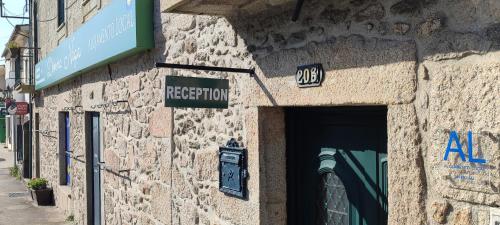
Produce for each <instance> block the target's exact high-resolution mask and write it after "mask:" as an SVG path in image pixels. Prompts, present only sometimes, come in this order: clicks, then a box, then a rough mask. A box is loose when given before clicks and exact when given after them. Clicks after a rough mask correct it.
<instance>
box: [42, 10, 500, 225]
mask: <svg viewBox="0 0 500 225" xmlns="http://www.w3.org/2000/svg"><path fill="white" fill-rule="evenodd" d="M42 2H43V1H42ZM75 2H77V3H74V2H73V1H71V0H69V1H68V2H67V7H68V9H67V23H66V25H65V26H64V27H62V28H60V29H59V31H58V30H57V26H56V25H55V22H54V21H49V22H44V23H41V25H40V29H41V30H40V44H41V52H42V54H41V56H42V58H43V57H46V56H47V55H48V54H49V53H50V51H51V50H52V49H53V48H55V47H56V46H57V44H58V42H59V40H63V39H64V38H65V37H67V36H68V35H70V34H71V33H72V32H74V31H75V30H77V29H78V27H79V26H81V25H82V24H83V22H84V21H86V20H88V19H89V18H91V17H92V16H93V15H95V14H96V13H98V10H99V9H100V8H101V7H105V6H106V4H108V3H109V2H110V1H99V0H91V1H90V2H89V3H87V4H88V5H84V6H82V5H81V4H80V3H79V2H78V1H76V0H75ZM162 2H163V1H159V0H157V1H155V12H154V21H155V26H154V27H155V28H154V32H155V43H156V47H155V49H153V50H150V51H147V52H144V53H141V54H138V55H135V56H132V57H129V58H126V59H124V60H120V61H118V62H115V63H111V64H109V65H107V66H104V67H102V68H98V69H95V70H93V71H90V72H88V73H85V74H83V75H80V76H78V77H76V78H74V79H71V80H68V81H66V82H64V83H61V84H58V85H55V86H52V87H50V88H47V89H44V90H42V91H40V92H38V93H37V96H36V102H35V104H36V108H35V111H36V113H39V115H40V118H41V119H40V129H41V130H46V131H50V132H48V133H46V134H44V135H41V136H40V146H41V160H40V161H41V174H42V177H46V178H48V179H49V180H50V183H51V185H52V186H53V187H54V191H55V196H56V203H57V205H58V206H60V207H62V208H64V209H65V210H66V214H67V215H74V216H75V220H76V221H77V223H78V224H86V213H87V212H86V193H87V190H86V171H85V162H86V160H87V159H86V158H85V151H88V148H87V147H86V143H85V139H86V138H87V136H88V135H87V134H85V129H84V128H85V112H91V111H97V112H100V113H101V120H102V125H101V130H102V152H103V160H104V161H105V162H106V168H105V169H104V170H103V171H102V174H103V197H102V198H103V212H104V213H103V215H104V219H105V221H106V224H188V225H192V224H221V225H229V224H273V225H274V224H286V180H285V179H284V178H285V177H286V167H285V164H286V159H285V152H286V144H285V143H286V141H285V140H286V137H285V132H284V130H285V124H284V121H285V120H284V116H285V113H284V111H283V107H297V106H300V107H302V106H318V107H319V106H321V107H325V106H329V107H334V106H346V105H354V106H356V105H386V106H388V118H387V122H388V140H387V141H388V145H387V146H388V158H389V187H390V194H389V224H393V225H396V224H398V225H399V224H412V225H413V224H450V225H451V224H454V225H455V224H488V223H489V211H490V207H496V208H498V207H499V206H500V198H499V196H500V194H499V190H500V175H499V167H500V154H499V152H500V147H499V145H500V142H499V139H500V137H499V134H500V115H499V112H498V109H499V108H500V107H499V103H500V102H499V99H500V98H499V97H498V96H500V89H499V83H500V52H499V51H498V50H499V48H500V2H498V1H495V0H487V1H468V0H455V1H448V0H432V1H430V0H419V1H408V0H402V1H400V0H380V1H372V0H338V1H326V0H314V1H306V3H305V4H304V8H303V9H302V13H301V16H300V18H299V20H298V21H297V22H292V21H291V14H292V12H291V10H292V8H293V7H288V8H289V10H287V7H284V8H281V7H280V10H276V9H273V8H269V9H266V10H263V11H262V12H261V13H260V14H253V15H251V16H246V17H245V16H240V17H237V16H236V17H217V16H206V15H205V16H202V15H196V16H195V15H187V14H174V13H162V12H161V11H162ZM73 3H74V4H73ZM50 4H52V3H50ZM54 4H55V3H54ZM39 6H40V10H39V11H40V12H41V13H42V15H41V16H40V17H41V19H44V18H49V19H50V18H51V17H53V16H54V15H55V10H54V8H55V7H54V6H51V5H49V4H48V3H47V4H46V5H45V4H39ZM56 37H57V38H56ZM155 62H169V63H182V64H195V65H210V66H226V67H237V68H255V70H256V72H257V74H256V76H254V77H250V76H248V75H246V74H228V73H215V72H199V71H185V70H171V69H159V68H155V67H154V63H155ZM309 63H322V64H323V66H324V68H325V71H326V76H325V80H324V82H323V84H322V86H321V87H317V88H308V89H299V88H297V87H296V84H295V77H294V73H295V72H296V67H297V66H298V65H304V64H309ZM167 75H176V76H195V77H209V78H225V79H228V80H229V82H230V94H229V96H230V101H229V108H228V109H186V108H175V109H172V108H166V107H164V106H163V105H164V102H163V101H164V86H165V84H164V77H165V76H167ZM116 101H124V102H122V103H117V104H112V103H113V102H116ZM110 103H111V104H110ZM106 104H107V105H106ZM61 111H69V112H70V120H71V135H70V136H71V148H72V149H73V151H74V155H75V157H76V159H74V160H73V162H72V167H71V175H72V179H73V182H72V183H71V185H70V186H60V185H59V182H58V181H59V178H58V176H59V171H58V168H59V167H58V155H57V154H58V151H59V149H58V146H59V144H58V141H59V139H58V135H59V134H58V132H57V131H58V112H61ZM452 131H457V132H458V133H459V136H460V139H461V140H462V141H464V140H467V132H468V131H472V132H473V133H474V138H473V142H474V143H476V145H474V149H480V150H478V151H474V154H475V155H474V157H476V158H478V157H479V158H481V157H483V158H485V159H486V160H487V163H486V164H485V168H484V169H483V170H481V171H485V172H484V173H480V174H476V175H474V177H475V178H476V180H480V181H478V182H465V181H462V180H460V179H456V178H455V175H456V174H455V173H457V171H455V170H452V169H450V168H449V167H446V165H449V163H450V162H451V163H454V164H457V165H462V164H463V165H470V166H471V167H473V168H482V167H480V166H481V165H479V164H477V163H476V164H468V163H467V164H464V163H462V162H461V160H460V157H459V156H458V154H455V153H452V155H451V157H450V160H449V161H446V162H444V161H443V155H444V152H445V150H446V147H447V144H448V139H449V135H450V133H451V132H452ZM230 138H235V139H236V140H237V141H238V142H239V143H240V144H241V145H242V146H244V147H247V148H248V163H249V174H250V177H249V179H248V191H249V196H248V199H246V200H240V199H236V198H231V197H228V196H226V195H224V194H222V193H221V192H219V190H218V168H217V166H218V147H219V146H221V145H224V144H225V143H226V142H227V141H228V140H229V139H230ZM478 138H479V139H478ZM477 143H479V144H477ZM463 145H464V146H467V143H466V142H463ZM464 151H465V152H466V153H467V148H464ZM467 156H468V157H470V156H469V155H467ZM446 163H448V164H446ZM464 170H465V171H462V172H460V171H459V174H460V173H462V174H465V173H471V170H470V169H464ZM485 177H488V178H489V182H488V180H487V179H485ZM485 182H486V183H485Z"/></svg>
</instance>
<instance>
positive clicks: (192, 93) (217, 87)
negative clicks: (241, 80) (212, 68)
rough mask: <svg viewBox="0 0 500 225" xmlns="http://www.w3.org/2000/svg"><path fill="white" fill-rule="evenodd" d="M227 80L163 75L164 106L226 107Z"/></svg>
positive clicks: (227, 97)
mask: <svg viewBox="0 0 500 225" xmlns="http://www.w3.org/2000/svg"><path fill="white" fill-rule="evenodd" d="M228 103H229V80H227V79H210V78H198V77H178V76H166V77H165V106H166V107H188V108H221V109H227V107H228Z"/></svg>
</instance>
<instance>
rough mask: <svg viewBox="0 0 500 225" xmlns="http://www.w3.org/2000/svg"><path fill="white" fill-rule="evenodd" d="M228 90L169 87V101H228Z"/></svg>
mask: <svg viewBox="0 0 500 225" xmlns="http://www.w3.org/2000/svg"><path fill="white" fill-rule="evenodd" d="M227 96H228V90H227V89H219V88H200V87H180V86H167V99H176V100H204V101H227V100H228V98H227Z"/></svg>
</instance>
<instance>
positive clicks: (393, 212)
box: [387, 104, 427, 225]
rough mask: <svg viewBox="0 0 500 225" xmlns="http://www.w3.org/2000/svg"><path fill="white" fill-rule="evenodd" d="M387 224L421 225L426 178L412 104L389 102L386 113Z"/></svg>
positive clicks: (423, 221) (423, 213)
mask: <svg viewBox="0 0 500 225" xmlns="http://www.w3.org/2000/svg"><path fill="white" fill-rule="evenodd" d="M387 114H388V115H387V134H388V137H387V139H388V140H387V141H388V143H387V146H388V149H387V152H388V162H389V171H397V172H389V187H390V188H391V192H390V194H389V199H388V203H389V205H390V206H391V208H390V210H389V224H391V225H397V224H414V225H424V224H426V223H427V221H425V218H426V212H425V194H426V189H427V186H426V177H425V171H424V168H423V165H424V161H423V158H422V155H421V154H422V153H421V150H420V145H419V144H420V143H419V142H418V141H417V140H420V134H419V131H418V123H417V115H416V111H415V107H414V106H413V104H406V105H391V106H389V108H388V113H387Z"/></svg>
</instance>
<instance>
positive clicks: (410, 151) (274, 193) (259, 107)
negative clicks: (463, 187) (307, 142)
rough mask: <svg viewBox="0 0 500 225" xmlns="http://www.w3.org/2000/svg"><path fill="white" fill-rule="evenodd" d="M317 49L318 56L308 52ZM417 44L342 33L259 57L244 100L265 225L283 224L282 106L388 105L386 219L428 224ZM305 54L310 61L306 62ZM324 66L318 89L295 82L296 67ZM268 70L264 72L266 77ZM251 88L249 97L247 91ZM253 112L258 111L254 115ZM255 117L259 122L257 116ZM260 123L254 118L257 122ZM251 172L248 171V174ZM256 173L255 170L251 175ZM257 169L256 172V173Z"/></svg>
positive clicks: (284, 219) (284, 177)
mask: <svg viewBox="0 0 500 225" xmlns="http://www.w3.org/2000/svg"><path fill="white" fill-rule="evenodd" d="M310 52H315V54H309V53H310ZM415 53H416V46H415V43H413V42H409V41H385V40H375V39H365V38H363V37H359V36H355V35H353V36H348V37H340V38H338V39H337V40H336V41H335V42H324V43H319V44H312V45H308V46H307V47H305V48H301V49H293V50H286V51H282V52H279V53H275V54H270V55H268V56H266V57H264V58H261V59H257V64H258V67H257V71H258V72H257V76H256V77H255V78H248V79H256V82H248V83H249V84H252V85H249V86H248V87H246V89H245V90H244V91H246V92H244V93H245V94H243V96H245V97H247V99H246V100H245V101H243V102H248V105H249V107H250V108H251V109H252V108H253V110H249V114H254V115H253V116H251V115H247V118H249V120H247V123H249V124H247V128H248V130H247V132H248V133H247V135H248V140H247V141H248V143H249V148H250V146H252V145H257V146H258V149H259V151H258V152H259V155H258V156H253V157H254V158H253V159H252V155H250V156H249V162H251V161H255V160H257V157H258V160H259V161H260V162H259V165H260V167H258V168H259V170H258V171H259V193H260V194H259V198H260V199H259V202H260V210H259V211H260V212H261V215H260V224H283V225H284V224H286V213H287V212H286V158H285V152H286V138H285V113H284V108H283V107H302V106H307V107H323V106H327V107H335V106H370V105H384V106H387V108H388V112H387V130H388V131H387V132H388V134H387V137H388V140H387V146H388V149H387V151H388V161H389V162H390V163H389V187H390V188H391V191H390V194H389V199H388V203H389V222H388V223H389V224H426V222H427V218H426V213H425V211H426V208H425V196H426V191H427V190H426V188H427V187H426V181H425V179H426V178H425V177H426V175H425V169H424V163H423V159H422V156H421V149H420V146H419V143H418V140H419V138H420V136H419V126H418V118H417V112H416V109H415V106H414V104H413V102H414V99H415V95H416V89H417V87H416V82H417V81H416V80H417V65H418V64H417V59H416V54H415ZM304 59H307V60H305V61H304ZM318 62H319V63H322V64H323V66H324V67H325V72H326V76H325V79H324V82H323V84H322V86H321V87H317V88H307V89H300V88H298V87H296V84H295V77H294V74H291V73H292V72H295V68H294V67H296V66H297V65H302V64H307V63H318ZM262 74H265V75H262ZM250 93H251V94H250ZM255 111H256V112H255ZM250 118H258V119H257V120H258V123H257V124H252V123H254V122H252V119H250ZM254 120H255V119H254ZM250 172H251V171H250ZM251 174H252V173H251ZM253 174H256V173H255V172H254V173H253Z"/></svg>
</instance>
